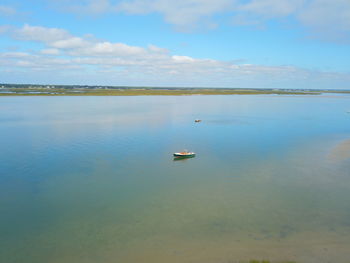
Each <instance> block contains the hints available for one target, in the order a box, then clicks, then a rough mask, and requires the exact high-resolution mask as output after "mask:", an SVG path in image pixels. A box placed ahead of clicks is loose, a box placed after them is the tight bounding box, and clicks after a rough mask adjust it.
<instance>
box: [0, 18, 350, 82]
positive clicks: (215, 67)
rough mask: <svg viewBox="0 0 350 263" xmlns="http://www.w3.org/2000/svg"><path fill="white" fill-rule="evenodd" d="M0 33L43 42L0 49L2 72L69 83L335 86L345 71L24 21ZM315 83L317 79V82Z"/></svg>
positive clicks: (346, 78)
mask: <svg viewBox="0 0 350 263" xmlns="http://www.w3.org/2000/svg"><path fill="white" fill-rule="evenodd" d="M4 32H6V33H7V34H9V36H12V37H13V38H14V39H17V40H20V41H33V42H39V43H40V44H41V45H40V46H42V45H43V46H44V48H42V49H40V50H37V51H27V52H20V51H17V52H2V53H1V52H0V69H3V70H5V69H6V72H8V71H12V72H21V73H22V74H24V73H23V72H25V74H30V72H48V71H50V72H53V73H55V74H50V76H61V77H62V76H63V75H64V74H66V75H69V74H71V77H70V79H71V81H73V79H72V78H74V76H79V75H82V74H85V75H86V76H94V77H95V80H94V81H96V80H98V81H99V82H100V84H114V85H118V84H123V85H155V84H158V85H171V86H179V85H180V86H181V85H184V86H216V87H217V86H226V87H227V86H228V87H235V86H236V87H237V86H239V87H255V88H258V87H265V88H266V87H280V88H281V87H286V85H287V87H289V86H288V85H291V83H294V84H295V83H298V82H300V83H302V85H308V87H309V88H310V87H314V88H320V87H321V86H322V85H323V86H325V85H331V84H332V85H335V83H337V81H338V82H340V83H348V82H350V73H331V72H320V71H310V70H306V69H301V68H297V67H292V66H264V65H252V64H240V63H238V62H229V61H220V60H214V59H198V58H194V57H191V56H185V55H177V54H171V52H170V51H169V50H167V49H164V48H160V47H157V46H154V45H149V46H148V47H138V46H130V45H127V44H125V43H113V42H108V41H100V40H97V39H94V38H93V36H89V37H87V36H83V37H80V36H74V35H71V34H70V33H69V32H67V31H65V30H63V29H58V28H45V27H36V26H30V25H24V26H23V27H22V28H6V30H5V31H4ZM54 33H56V34H54ZM0 72H1V70H0ZM0 75H1V73H0ZM42 75H43V76H45V75H47V74H42ZM72 75H74V76H73V77H72ZM39 76H40V75H39ZM321 80H322V81H323V82H321ZM83 81H86V78H83ZM108 81H109V83H108ZM122 81H124V82H122ZM315 81H318V82H317V85H316V84H315ZM319 82H320V83H319ZM295 85H296V84H295ZM319 85H321V86H319ZM343 85H344V84H343Z"/></svg>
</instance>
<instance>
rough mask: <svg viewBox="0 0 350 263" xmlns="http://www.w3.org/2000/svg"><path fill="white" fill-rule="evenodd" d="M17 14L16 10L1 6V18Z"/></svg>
mask: <svg viewBox="0 0 350 263" xmlns="http://www.w3.org/2000/svg"><path fill="white" fill-rule="evenodd" d="M15 14H17V11H16V9H15V8H13V7H11V6H5V5H0V16H14V15H15Z"/></svg>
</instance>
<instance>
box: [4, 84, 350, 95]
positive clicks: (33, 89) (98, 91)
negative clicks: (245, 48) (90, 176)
mask: <svg viewBox="0 0 350 263" xmlns="http://www.w3.org/2000/svg"><path fill="white" fill-rule="evenodd" d="M330 92H332V93H350V91H347V90H340V91H334V90H332V91H331V90H298V89H295V90H287V89H237V88H235V89H229V88H151V87H113V86H70V85H29V84H28V85H19V84H0V96H146V95H153V96H157V95H168V96H176V95H259V94H276V95H319V94H321V93H330Z"/></svg>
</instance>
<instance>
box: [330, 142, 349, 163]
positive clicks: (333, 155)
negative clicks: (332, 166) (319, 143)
mask: <svg viewBox="0 0 350 263" xmlns="http://www.w3.org/2000/svg"><path fill="white" fill-rule="evenodd" d="M328 157H329V160H331V161H334V162H341V161H344V160H347V159H350V139H347V140H344V141H342V142H340V143H338V144H337V145H336V146H335V147H334V148H333V149H331V151H330V153H329V156H328Z"/></svg>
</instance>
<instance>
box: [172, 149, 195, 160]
mask: <svg viewBox="0 0 350 263" xmlns="http://www.w3.org/2000/svg"><path fill="white" fill-rule="evenodd" d="M195 156H196V154H195V153H194V152H189V151H187V150H184V151H182V152H177V153H174V157H177V158H190V157H195Z"/></svg>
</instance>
